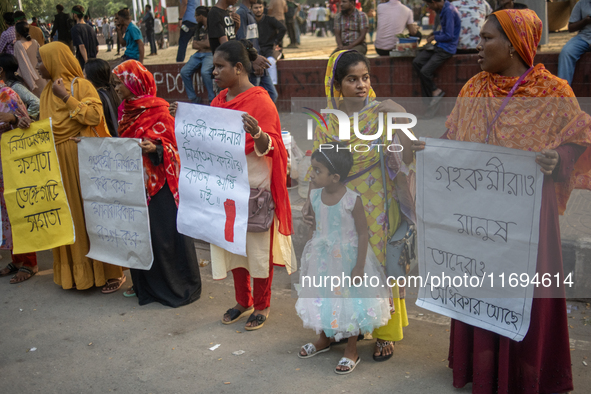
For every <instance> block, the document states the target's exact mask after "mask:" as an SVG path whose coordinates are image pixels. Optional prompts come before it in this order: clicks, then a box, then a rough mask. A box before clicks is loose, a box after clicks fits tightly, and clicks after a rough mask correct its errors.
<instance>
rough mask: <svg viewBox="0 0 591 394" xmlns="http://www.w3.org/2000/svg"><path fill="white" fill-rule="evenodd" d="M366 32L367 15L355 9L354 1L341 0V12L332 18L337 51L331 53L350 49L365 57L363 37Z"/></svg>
mask: <svg viewBox="0 0 591 394" xmlns="http://www.w3.org/2000/svg"><path fill="white" fill-rule="evenodd" d="M368 30H369V21H368V20H367V15H365V13H364V12H361V11H359V10H358V9H357V8H355V2H354V0H341V12H339V13H338V14H337V16H336V17H335V18H334V37H335V39H336V40H337V49H335V50H334V51H333V53H335V52H336V51H342V50H349V49H352V50H354V51H357V52H359V53H361V54H362V55H365V54H366V53H367V43H366V42H365V36H366V34H367V31H368Z"/></svg>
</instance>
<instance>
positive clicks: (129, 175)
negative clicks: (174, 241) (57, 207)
mask: <svg viewBox="0 0 591 394" xmlns="http://www.w3.org/2000/svg"><path fill="white" fill-rule="evenodd" d="M139 141H140V140H138V139H133V138H83V139H82V141H80V143H79V144H78V162H79V165H80V186H81V190H82V198H83V200H84V216H85V218H86V231H87V233H88V238H89V239H90V251H89V252H88V255H87V256H88V257H90V258H93V259H96V260H99V261H106V262H108V263H110V264H115V265H119V266H121V267H129V268H135V269H141V270H149V269H150V268H151V267H152V262H153V260H154V256H153V254H152V238H151V236H150V220H149V217H148V204H147V200H146V191H145V186H144V170H143V165H142V149H141V148H140V146H139V144H138V142H139Z"/></svg>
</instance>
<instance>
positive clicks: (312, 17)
mask: <svg viewBox="0 0 591 394" xmlns="http://www.w3.org/2000/svg"><path fill="white" fill-rule="evenodd" d="M317 11H318V4H316V5H315V6H314V7H312V8H310V9H309V10H308V30H309V31H310V32H312V35H314V33H315V32H316V13H317Z"/></svg>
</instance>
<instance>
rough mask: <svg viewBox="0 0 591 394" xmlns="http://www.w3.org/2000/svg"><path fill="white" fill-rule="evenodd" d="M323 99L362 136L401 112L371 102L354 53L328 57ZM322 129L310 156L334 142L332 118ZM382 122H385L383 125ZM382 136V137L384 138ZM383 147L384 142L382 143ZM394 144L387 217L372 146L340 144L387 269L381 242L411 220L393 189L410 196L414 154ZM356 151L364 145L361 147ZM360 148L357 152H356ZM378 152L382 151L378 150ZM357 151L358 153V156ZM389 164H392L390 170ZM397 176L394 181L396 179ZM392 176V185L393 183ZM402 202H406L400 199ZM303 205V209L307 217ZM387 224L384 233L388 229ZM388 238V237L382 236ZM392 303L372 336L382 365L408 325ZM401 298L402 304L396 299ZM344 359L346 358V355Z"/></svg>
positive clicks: (404, 141) (400, 138) (354, 140)
mask: <svg viewBox="0 0 591 394" xmlns="http://www.w3.org/2000/svg"><path fill="white" fill-rule="evenodd" d="M325 89H326V97H327V100H328V109H339V110H341V111H343V112H345V113H346V114H347V115H348V116H349V122H350V124H351V125H354V122H355V120H354V115H353V113H355V112H357V113H358V114H359V116H358V125H359V132H360V133H361V134H364V135H372V134H375V133H376V131H377V129H378V122H379V113H387V112H406V111H405V110H404V108H402V107H401V106H400V105H398V104H396V103H394V102H393V101H391V100H387V101H384V102H381V103H380V102H379V101H377V100H375V97H376V96H375V93H374V91H373V89H372V88H371V82H370V78H369V62H368V61H367V58H366V57H365V56H363V55H361V54H359V53H358V52H356V51H340V52H336V53H335V54H333V55H332V56H331V57H330V59H329V61H328V66H327V68H326V78H325ZM324 118H325V120H326V124H327V127H326V126H324V125H322V126H318V127H317V128H316V130H315V133H314V150H316V149H318V148H319V147H320V144H324V143H328V142H335V141H339V139H338V135H339V124H338V120H337V117H336V116H335V115H332V114H331V115H325V116H324ZM385 124H386V122H384V125H385ZM384 134H385V133H384ZM382 142H384V141H382ZM392 142H393V143H399V144H401V145H402V146H403V148H404V149H403V150H402V152H401V153H400V154H398V155H391V154H387V155H386V156H387V157H388V159H387V164H388V167H389V169H390V170H389V171H388V172H389V174H388V175H387V179H388V180H387V182H386V183H387V184H386V187H387V195H388V200H389V210H388V212H386V204H385V198H384V183H383V178H382V170H381V167H380V153H379V150H378V147H376V146H374V147H372V148H371V149H369V150H368V151H367V152H363V151H364V150H366V146H365V145H368V144H371V143H372V141H366V140H362V139H360V138H358V137H357V136H356V135H355V134H354V133H353V132H352V131H351V139H350V140H347V141H340V143H341V144H346V145H347V146H349V147H350V148H351V152H352V153H353V160H354V162H353V168H352V169H351V172H350V173H349V177H348V178H347V179H348V182H347V187H349V188H350V189H352V190H354V191H356V192H357V193H359V194H360V195H361V201H362V202H363V206H364V208H365V216H366V218H367V224H368V231H369V242H370V245H371V246H372V249H373V251H374V253H375V254H376V256H377V258H378V261H379V262H380V263H381V264H382V265H383V266H385V264H386V239H387V238H390V237H391V236H392V235H393V234H394V232H395V231H396V230H397V229H398V227H399V226H400V224H401V221H402V220H405V219H404V218H403V215H402V213H401V208H402V212H404V213H405V214H406V216H407V217H408V218H409V219H410V220H412V219H413V217H414V215H413V213H412V212H413V211H414V206H411V205H412V204H405V205H404V206H401V205H400V204H399V203H398V201H397V196H396V194H397V189H399V188H398V187H397V185H398V186H400V187H402V188H404V187H405V186H406V191H407V192H409V189H408V184H407V178H406V176H405V174H409V171H411V167H413V153H412V151H411V148H410V147H411V141H410V139H408V137H406V135H404V133H402V132H399V131H398V132H397V133H396V134H395V137H394V141H392ZM360 145H363V147H361V146H360ZM358 146H359V147H358ZM381 149H384V147H383V146H382V147H381ZM358 151H359V152H358ZM393 163H395V164H394V165H393ZM396 174H398V175H399V176H397V175H396ZM392 175H396V182H395V181H394V180H393V179H394V177H393V176H392ZM404 201H408V200H407V199H405V200H404ZM307 206H308V202H306V206H305V207H304V212H306V211H307ZM311 220H312V218H311V217H309V216H308V215H306V214H304V221H305V222H306V223H311ZM388 222H389V225H390V226H389V231H388V230H387V229H388ZM386 233H388V234H386ZM392 290H393V297H392V310H393V312H392V314H391V319H390V320H389V322H388V324H387V325H386V326H383V327H380V328H378V329H376V330H374V332H373V337H374V338H376V339H377V342H376V347H375V349H374V355H373V357H374V360H376V361H385V360H387V359H389V358H391V357H392V354H393V351H394V342H396V341H400V340H401V339H402V337H403V333H402V328H403V327H406V326H407V325H408V318H407V314H406V304H405V301H404V298H403V297H404V295H403V293H404V291H400V289H399V288H398V287H394V288H393V289H392ZM400 295H402V298H401V297H400ZM314 346H315V348H316V349H318V350H321V349H323V348H325V347H327V346H329V344H324V343H315V344H314ZM345 357H349V356H348V355H347V354H345Z"/></svg>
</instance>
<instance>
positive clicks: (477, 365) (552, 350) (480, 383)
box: [413, 10, 591, 393]
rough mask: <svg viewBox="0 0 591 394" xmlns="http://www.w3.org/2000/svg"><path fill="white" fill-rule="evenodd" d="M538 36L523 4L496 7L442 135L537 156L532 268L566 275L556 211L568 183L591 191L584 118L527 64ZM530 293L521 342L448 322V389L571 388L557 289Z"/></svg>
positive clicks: (555, 81) (551, 80)
mask: <svg viewBox="0 0 591 394" xmlns="http://www.w3.org/2000/svg"><path fill="white" fill-rule="evenodd" d="M541 34H542V22H541V21H540V19H538V17H537V16H536V14H535V13H534V12H533V11H530V10H503V11H498V12H495V13H494V14H492V15H491V16H490V17H489V18H488V20H487V22H486V23H485V25H484V26H483V27H482V30H481V32H480V37H481V40H480V43H479V44H478V47H477V49H478V51H479V57H480V59H479V61H478V62H479V63H480V66H481V68H482V70H483V72H481V73H479V74H478V75H476V76H474V77H473V78H472V79H470V80H469V81H468V82H467V83H466V85H464V87H463V88H462V91H461V92H460V95H459V98H458V100H457V102H456V105H455V108H454V109H453V111H452V113H451V115H450V116H449V118H448V120H447V123H446V126H447V128H448V130H447V133H446V134H445V135H444V137H443V138H447V139H450V140H457V141H471V142H480V143H490V144H494V145H499V146H504V147H508V148H514V149H523V150H528V151H533V152H539V153H540V154H539V155H537V156H536V162H537V163H538V164H539V165H540V167H541V171H542V172H543V173H544V174H545V176H544V183H543V188H542V206H541V211H540V234H539V246H538V259H537V267H536V271H537V272H538V273H540V275H541V274H542V273H545V272H551V273H552V275H554V274H555V273H560V277H561V278H563V277H564V276H563V269H562V251H561V244H560V227H559V223H558V214H559V213H560V214H562V213H563V212H564V210H565V208H566V203H567V201H568V198H569V195H570V192H571V191H572V190H573V188H574V187H577V188H586V189H591V173H590V169H591V149H590V148H588V147H589V146H590V145H591V117H590V116H589V115H587V114H586V113H584V112H583V111H581V109H580V108H579V104H578V102H577V99H576V98H575V96H574V94H573V92H572V90H571V88H570V87H569V86H568V84H567V82H566V81H564V80H562V79H560V78H557V77H555V76H554V75H552V74H551V73H550V72H548V70H546V69H545V68H544V66H543V65H542V64H537V65H535V66H534V57H535V54H536V49H537V47H538V44H539V42H540V37H541ZM508 96H510V97H515V98H519V99H512V100H507V104H506V107H504V109H503V108H501V107H502V103H503V102H504V101H505V98H506V97H508ZM523 98H528V99H523ZM415 146H416V148H418V149H421V146H424V143H420V142H413V147H415ZM534 297H535V298H534V299H533V300H532V307H531V321H530V325H529V330H528V332H527V334H526V336H525V338H524V339H523V341H521V342H516V341H513V340H510V339H508V338H506V337H503V336H500V335H498V334H495V333H492V332H490V331H487V330H484V329H481V328H477V327H473V326H470V325H468V324H465V323H462V322H459V321H456V320H452V324H451V330H450V331H451V333H450V349H449V366H450V368H453V385H454V386H455V387H464V385H466V384H467V383H469V382H472V383H473V384H472V392H473V393H495V392H499V393H501V392H502V393H563V392H567V391H570V390H572V389H573V384H572V371H571V360H570V351H569V334H568V323H567V316H566V302H565V298H564V290H563V289H558V290H555V291H553V292H548V291H544V290H543V289H540V288H537V289H536V290H535V291H534ZM544 297H546V298H544Z"/></svg>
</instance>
